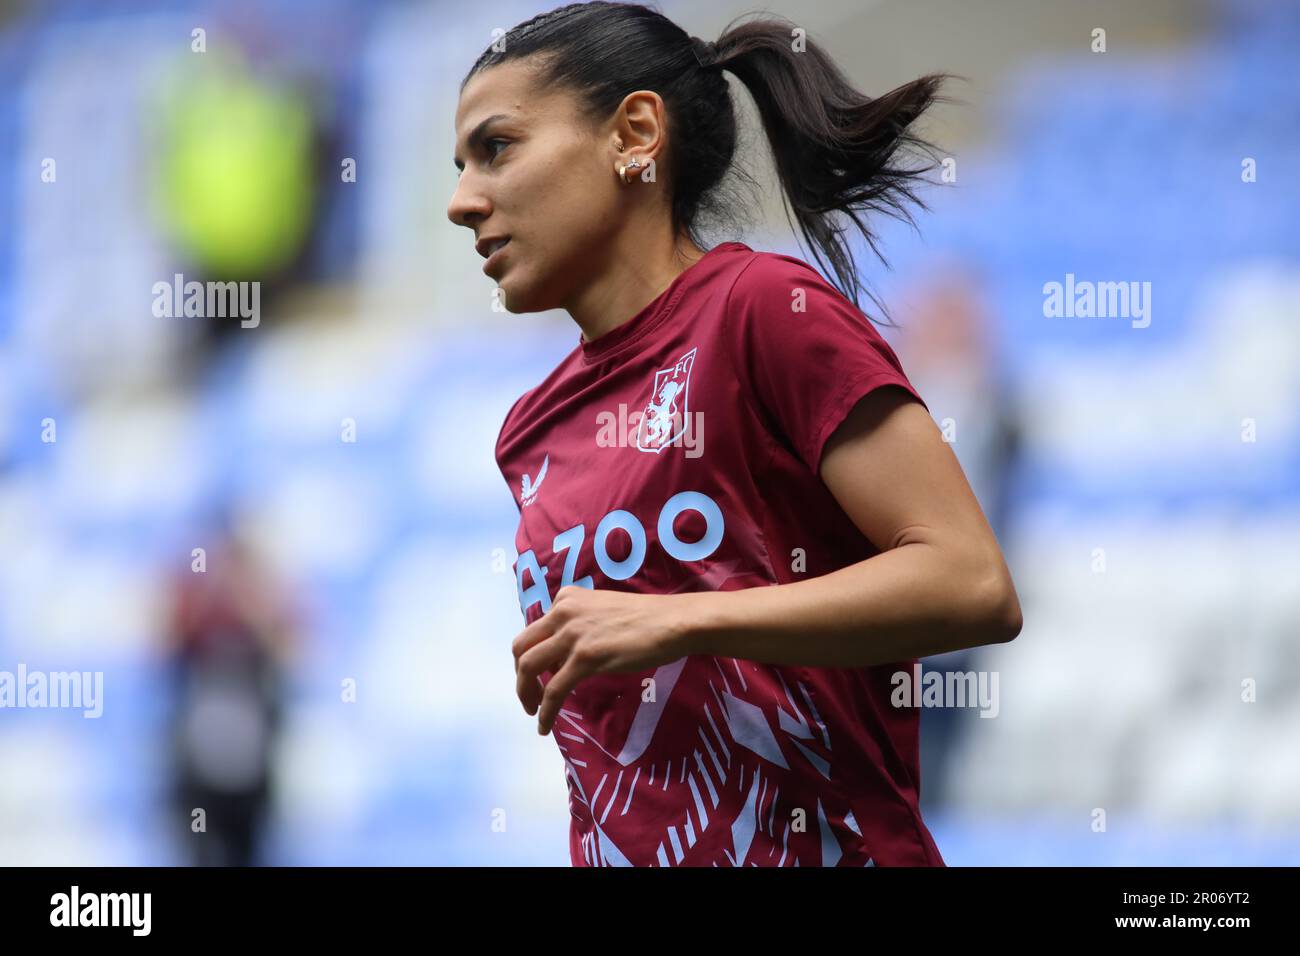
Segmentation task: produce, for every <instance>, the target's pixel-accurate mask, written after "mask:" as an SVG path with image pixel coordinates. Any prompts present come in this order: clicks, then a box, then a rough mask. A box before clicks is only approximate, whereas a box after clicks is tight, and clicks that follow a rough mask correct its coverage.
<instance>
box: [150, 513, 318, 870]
mask: <svg viewBox="0 0 1300 956" xmlns="http://www.w3.org/2000/svg"><path fill="white" fill-rule="evenodd" d="M209 561H210V562H211V563H210V564H209V563H208V562H209ZM173 587H174V595H175V606H174V610H173V612H172V616H171V626H170V630H169V637H170V638H171V642H170V647H169V654H170V656H171V668H170V669H171V671H172V673H173V675H174V681H175V685H174V689H173V693H174V697H173V711H172V714H171V716H170V718H169V720H168V722H167V724H168V729H169V730H170V732H171V742H170V748H171V752H172V754H173V758H172V759H173V761H174V766H173V769H172V773H173V782H172V791H173V792H172V799H173V801H174V808H175V812H176V815H177V821H178V824H179V826H178V828H177V829H178V833H179V834H180V843H181V845H182V853H183V854H184V855H185V856H186V857H187V858H188V859H190V860H191V861H192V862H193V863H195V864H196V865H200V866H251V865H255V864H258V863H262V862H266V860H265V846H264V842H263V837H264V831H265V828H266V825H267V822H268V816H269V813H270V810H271V806H272V791H273V787H274V784H275V765H274V755H275V752H276V747H277V743H278V741H279V733H280V729H281V725H282V721H283V712H284V703H283V702H284V696H285V693H286V691H287V689H288V682H287V681H286V680H285V676H284V672H285V669H286V666H287V665H288V664H289V662H290V657H291V653H292V645H291V642H292V630H293V627H294V622H293V621H292V618H291V616H290V612H289V610H288V606H287V605H288V602H287V600H286V595H285V594H284V592H283V586H282V585H280V584H279V583H278V582H277V581H276V579H275V578H274V577H273V576H272V575H271V574H270V571H269V569H268V568H267V566H266V564H265V562H263V561H261V560H259V558H258V556H257V553H256V549H255V548H254V547H253V545H252V544H251V542H250V541H249V540H248V537H247V535H246V534H241V533H239V532H238V531H237V530H236V531H234V532H233V533H230V532H227V533H226V534H225V535H224V536H223V537H222V538H220V539H218V541H217V542H216V546H215V547H214V548H213V549H212V551H211V552H206V551H204V552H203V553H201V554H199V555H197V556H196V557H195V559H194V564H193V565H192V566H191V568H190V570H189V571H188V572H181V573H180V574H178V575H176V577H175V583H174V586H173Z"/></svg>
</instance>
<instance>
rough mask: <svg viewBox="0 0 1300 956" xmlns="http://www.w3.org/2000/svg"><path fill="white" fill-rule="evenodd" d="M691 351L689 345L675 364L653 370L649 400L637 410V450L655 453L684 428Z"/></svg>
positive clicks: (689, 379) (666, 445) (669, 442)
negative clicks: (642, 408)
mask: <svg viewBox="0 0 1300 956" xmlns="http://www.w3.org/2000/svg"><path fill="white" fill-rule="evenodd" d="M695 351H696V350H695V349H691V350H690V351H689V352H687V353H686V354H685V355H683V356H682V357H681V358H679V359H678V360H677V362H676V364H674V365H670V366H669V367H668V368H661V369H660V370H659V371H657V372H655V380H654V384H653V385H652V386H651V389H650V402H649V404H647V405H646V407H645V409H644V410H643V411H642V412H641V423H640V425H639V426H638V427H637V432H636V447H637V448H639V449H640V450H641V451H650V452H654V453H656V454H658V453H659V452H660V451H662V450H663V449H664V448H667V447H668V446H669V445H671V444H672V443H673V442H675V441H676V440H677V439H678V438H680V437H681V436H682V433H683V432H685V431H686V423H687V421H688V418H687V416H688V415H689V414H690V411H689V408H688V406H687V401H688V399H689V397H690V387H691V368H692V367H693V366H694V365H695Z"/></svg>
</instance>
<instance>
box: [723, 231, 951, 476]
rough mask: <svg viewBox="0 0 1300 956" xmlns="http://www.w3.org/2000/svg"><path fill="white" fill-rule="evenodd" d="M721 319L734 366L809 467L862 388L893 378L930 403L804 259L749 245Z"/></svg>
mask: <svg viewBox="0 0 1300 956" xmlns="http://www.w3.org/2000/svg"><path fill="white" fill-rule="evenodd" d="M726 323H727V338H728V341H729V345H730V348H731V351H732V359H733V362H734V364H735V367H736V373H737V375H738V376H740V378H741V379H743V380H744V381H745V382H746V383H747V384H748V386H749V391H750V394H751V395H752V397H753V400H754V401H755V402H756V403H757V404H758V406H759V407H760V410H761V412H762V414H763V417H765V418H766V419H767V420H768V421H769V422H771V423H773V424H774V425H775V427H777V428H778V429H779V430H780V431H781V432H782V434H783V436H784V438H785V440H786V442H787V443H788V445H789V447H791V448H793V449H794V450H795V452H796V454H798V456H799V457H800V458H801V459H802V460H803V462H804V463H805V464H806V465H807V466H808V468H809V469H810V470H811V471H812V472H813V473H814V474H816V473H817V472H818V470H819V468H820V465H821V456H822V450H823V449H824V447H825V445H826V442H827V440H828V439H829V438H830V436H831V434H832V433H833V432H834V431H835V429H836V428H837V427H839V425H840V423H841V422H843V421H844V419H845V418H846V417H847V416H848V414H849V412H850V411H852V409H853V407H854V406H855V405H856V404H857V403H858V402H859V401H860V400H861V399H862V397H863V396H865V395H867V394H868V393H869V392H872V391H874V390H875V389H877V388H881V387H883V386H885V385H897V386H899V387H900V388H902V389H903V390H905V391H906V392H907V393H908V394H910V395H911V396H912V397H913V398H915V399H916V400H917V401H918V402H920V403H921V405H922V406H925V408H926V411H929V407H928V406H926V405H925V401H924V399H922V398H921V396H920V394H919V393H918V392H917V391H916V389H915V388H914V387H913V386H912V383H911V382H910V381H908V379H907V376H906V375H905V374H904V372H903V367H902V364H901V363H900V362H899V360H898V356H897V355H895V354H894V350H893V349H892V348H890V346H889V343H887V342H886V341H885V340H884V338H883V337H881V335H880V333H879V332H878V331H876V328H875V326H873V325H872V324H871V321H870V320H869V319H868V318H867V317H866V316H865V315H864V314H863V313H862V311H861V310H860V309H859V308H858V307H857V306H855V305H854V304H853V303H852V302H850V301H849V300H848V299H847V298H845V297H844V295H843V294H841V293H840V291H839V290H838V289H836V288H835V287H834V286H833V285H831V284H830V283H829V282H827V281H826V279H825V278H823V277H822V275H821V274H820V273H819V272H817V271H816V270H815V269H813V268H812V266H810V265H808V264H807V263H805V262H801V261H799V260H798V259H795V258H793V257H790V256H784V255H779V254H776V253H757V254H756V255H755V257H754V259H752V260H751V261H750V262H749V264H748V265H746V267H745V268H744V270H743V271H742V272H741V274H740V275H739V276H737V278H736V282H735V284H734V285H733V286H732V289H731V295H730V298H729V300H728V303H727V310H726Z"/></svg>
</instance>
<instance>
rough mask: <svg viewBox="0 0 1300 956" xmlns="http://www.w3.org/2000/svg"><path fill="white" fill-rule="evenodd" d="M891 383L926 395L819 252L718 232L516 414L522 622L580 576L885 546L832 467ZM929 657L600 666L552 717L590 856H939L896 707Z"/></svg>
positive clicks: (797, 567)
mask: <svg viewBox="0 0 1300 956" xmlns="http://www.w3.org/2000/svg"><path fill="white" fill-rule="evenodd" d="M884 385H897V386H900V387H901V388H903V389H905V390H907V392H909V393H910V394H911V395H912V396H914V397H915V398H916V399H917V400H918V401H921V398H920V396H919V395H917V393H916V391H915V390H914V389H913V387H912V385H911V383H910V382H909V381H908V380H907V378H906V376H905V375H904V374H903V370H902V367H901V365H900V364H899V361H898V358H897V356H895V354H894V352H893V350H892V349H891V348H890V347H889V345H888V344H887V343H886V342H885V341H884V339H883V338H881V336H880V334H879V333H878V332H877V331H876V330H875V328H874V327H873V326H872V325H871V323H870V322H869V321H868V320H867V318H866V317H865V316H864V315H863V314H862V312H861V311H859V310H858V309H857V308H856V307H855V306H854V305H853V304H852V303H851V302H849V301H848V300H847V299H846V298H844V296H842V295H841V294H840V293H839V291H838V290H836V289H835V288H834V287H833V286H832V285H831V284H830V283H828V282H827V281H826V280H825V279H824V278H822V276H821V275H820V274H819V273H818V272H817V271H816V270H814V269H813V268H812V267H811V266H809V265H808V264H806V263H804V262H802V261H800V260H799V259H796V258H793V257H790V256H784V255H779V254H775V253H766V252H755V251H754V250H752V249H750V248H749V246H747V245H745V244H744V243H740V242H726V243H722V244H721V245H719V246H716V247H715V248H714V249H712V250H711V251H710V252H709V253H708V254H707V255H706V256H704V258H703V259H701V260H699V261H698V262H696V263H695V264H694V265H692V266H691V267H690V268H688V269H687V270H686V271H684V272H683V273H681V274H680V275H679V276H678V277H677V278H676V279H675V280H674V281H673V283H672V284H671V285H670V286H669V287H668V288H667V289H666V290H664V292H663V293H662V294H661V295H660V296H659V297H658V298H656V299H655V300H654V301H653V302H651V303H650V304H648V305H647V306H646V307H645V308H644V309H642V310H641V311H640V312H638V313H637V314H636V315H635V316H633V317H632V318H631V319H630V320H629V321H627V322H625V323H624V324H622V325H620V326H618V327H617V328H615V329H614V330H613V331H611V332H608V333H606V334H605V335H602V336H601V337H600V338H598V339H596V340H595V341H592V342H584V341H582V339H581V337H579V341H578V346H577V347H576V348H575V349H574V350H573V351H572V352H570V353H569V355H568V356H566V357H565V359H564V360H563V361H562V362H561V363H560V364H559V366H558V367H557V368H556V369H555V370H554V371H552V372H551V373H550V375H548V376H547V377H546V379H545V381H543V382H542V383H541V384H540V385H538V386H537V387H536V388H534V389H532V390H531V391H529V392H527V393H525V394H524V395H523V396H522V397H520V399H519V400H518V401H517V402H515V404H514V405H513V406H512V407H511V409H510V411H509V412H508V413H507V415H506V419H505V423H504V424H503V426H502V429H501V434H500V436H499V438H498V439H497V446H496V456H497V463H498V465H499V466H500V468H501V473H502V475H503V476H504V477H505V479H506V482H507V483H508V484H509V486H510V489H511V491H512V492H513V493H514V495H515V500H516V501H517V502H518V504H519V512H520V521H519V529H518V532H517V535H516V539H515V543H516V547H517V549H518V551H519V557H518V559H517V561H516V562H515V573H516V581H517V583H518V589H519V603H520V608H521V610H522V611H523V613H524V619H525V621H527V622H529V623H531V622H532V621H535V620H536V619H537V618H538V617H540V616H541V615H542V614H544V613H545V612H546V611H547V610H549V609H550V606H551V600H552V599H553V598H554V596H555V593H556V591H558V590H559V588H560V587H562V586H564V585H566V584H578V585H581V586H584V587H594V588H610V589H616V590H623V591H635V592H639V593H644V594H676V593H681V592H687V591H708V590H719V591H722V590H727V591H729V590H738V589H743V588H753V587H763V586H766V585H771V584H785V583H788V582H792V581H799V580H803V579H805V578H810V577H815V576H817V575H820V574H826V573H828V572H830V571H834V570H837V569H839V568H842V567H844V566H846V565H849V564H853V563H855V562H858V561H861V560H863V559H865V558H869V557H871V556H872V555H874V554H876V553H877V549H876V548H875V547H873V546H872V544H871V543H870V542H869V541H868V540H867V539H866V538H865V537H864V536H863V535H862V533H861V532H860V531H858V529H857V527H856V526H855V525H854V524H853V522H852V521H851V520H850V519H849V517H848V516H847V515H846V514H845V513H844V511H843V510H842V509H841V508H840V507H839V505H838V504H837V503H836V501H835V499H834V497H833V496H832V495H831V494H830V492H829V491H828V490H827V488H826V486H825V485H824V484H823V483H822V481H821V479H820V478H819V477H818V473H817V472H818V465H819V462H820V459H821V453H822V448H823V446H824V445H825V443H826V440H827V438H828V437H829V436H830V434H831V433H832V431H834V429H835V428H836V426H837V425H839V424H840V422H841V421H843V419H844V417H845V416H846V415H847V414H848V412H849V411H850V410H851V409H852V408H853V406H854V405H855V404H856V403H857V402H858V400H859V399H860V398H862V396H863V395H865V394H867V393H868V392H870V391H872V390H873V389H876V388H879V387H881V386H884ZM922 404H924V402H922ZM912 664H913V662H912V661H910V660H908V661H899V662H897V663H894V664H885V665H879V666H875V667H868V668H822V667H778V666H774V665H770V664H760V663H755V662H753V661H747V660H743V659H736V658H729V657H710V656H706V655H691V656H689V657H685V658H682V659H680V660H677V661H674V662H673V663H671V664H666V665H664V666H662V667H659V668H657V669H654V668H651V669H647V670H646V671H644V672H642V673H636V674H603V675H598V676H595V677H591V678H588V679H587V680H585V681H583V682H582V683H580V684H579V685H578V687H577V688H576V689H575V690H574V692H573V693H572V694H570V696H569V697H568V698H567V699H566V701H565V702H564V705H563V708H562V710H561V711H560V714H559V716H558V718H557V720H556V723H555V727H554V730H553V731H552V734H553V736H554V738H555V741H556V743H558V744H559V747H560V751H561V753H562V755H563V758H564V766H565V779H566V781H567V783H568V787H569V807H570V812H571V816H572V825H571V831H570V855H571V857H572V861H573V864H574V865H575V866H587V865H636V866H655V865H659V866H684V865H691V866H708V865H710V864H712V865H715V866H728V865H730V866H836V865H838V866H870V865H874V864H879V865H888V864H933V865H940V866H941V865H943V859H942V858H941V857H940V855H939V851H938V849H937V848H936V847H935V844H934V840H933V839H932V838H931V836H930V833H929V831H928V830H927V829H926V826H925V824H924V823H923V822H922V820H921V815H920V811H919V809H918V799H919V767H918V726H919V712H918V711H917V710H916V709H913V708H896V707H893V706H891V704H890V695H891V691H892V690H893V689H894V686H893V685H892V684H891V681H890V676H891V675H892V674H894V673H895V672H896V671H906V672H908V673H909V674H910V673H911V672H912ZM549 678H550V675H549V673H548V674H547V675H545V679H546V680H549Z"/></svg>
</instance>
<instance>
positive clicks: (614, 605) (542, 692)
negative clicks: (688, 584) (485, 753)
mask: <svg viewBox="0 0 1300 956" xmlns="http://www.w3.org/2000/svg"><path fill="white" fill-rule="evenodd" d="M689 597H690V595H686V594H631V593H628V592H626V591H596V590H592V589H591V588H584V587H578V586H577V585H572V584H570V585H566V586H565V587H562V588H560V590H559V591H557V592H556V594H555V601H554V602H553V603H552V605H551V609H550V610H549V611H547V612H546V613H545V614H543V615H542V616H541V617H540V618H538V619H537V620H536V621H534V622H533V623H532V624H529V625H528V626H527V627H526V628H524V629H523V631H521V632H520V634H519V636H518V637H516V638H515V640H514V644H513V646H512V649H513V651H514V655H515V675H516V684H517V688H516V689H517V691H518V694H519V700H520V701H522V702H523V705H524V711H525V712H526V713H528V714H530V715H531V714H534V713H536V714H537V715H538V716H537V732H538V733H539V734H548V733H550V732H551V726H552V725H553V724H554V723H555V717H556V715H557V714H558V713H559V712H560V705H561V704H562V703H563V702H564V699H565V697H567V696H568V695H569V692H570V691H571V690H573V688H574V687H576V686H577V685H578V682H579V681H582V680H585V679H586V678H588V677H591V676H592V675H594V674H620V673H630V672H635V671H640V670H646V669H647V668H651V667H658V666H659V665H661V664H667V663H669V662H671V661H675V660H678V659H679V658H681V657H684V656H686V655H687V654H689V653H691V652H690V650H689V649H688V647H687V641H688V639H689V633H690V628H689V627H688V620H689V619H688V617H687V616H686V613H685V611H686V609H685V608H684V607H683V605H684V603H686V602H685V601H684V600H683V599H687V598H689ZM545 671H550V672H551V679H550V680H549V681H547V682H546V685H545V688H544V689H543V686H542V683H541V679H540V678H541V675H542V673H543V672H545Z"/></svg>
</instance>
